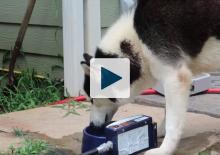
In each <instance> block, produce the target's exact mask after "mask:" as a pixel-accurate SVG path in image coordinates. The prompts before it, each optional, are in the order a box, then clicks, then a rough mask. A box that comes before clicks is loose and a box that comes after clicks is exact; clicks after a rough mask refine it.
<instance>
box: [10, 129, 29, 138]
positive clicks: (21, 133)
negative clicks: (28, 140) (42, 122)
mask: <svg viewBox="0 0 220 155" xmlns="http://www.w3.org/2000/svg"><path fill="white" fill-rule="evenodd" d="M13 133H14V135H15V136H16V137H24V136H25V135H26V133H25V132H24V131H23V130H22V129H19V128H14V129H13Z"/></svg>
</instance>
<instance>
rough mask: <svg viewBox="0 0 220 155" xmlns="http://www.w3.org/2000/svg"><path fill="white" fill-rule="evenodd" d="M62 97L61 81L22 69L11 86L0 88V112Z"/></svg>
mask: <svg viewBox="0 0 220 155" xmlns="http://www.w3.org/2000/svg"><path fill="white" fill-rule="evenodd" d="M61 99H63V83H62V82H60V81H53V80H51V79H50V78H49V77H45V78H39V77H37V76H36V72H35V71H23V72H22V73H21V74H20V75H18V76H17V77H16V80H15V82H14V86H13V87H8V86H4V87H1V88H0V113H8V112H13V111H20V110H26V109H30V108H35V107H39V106H44V105H47V104H49V103H51V102H54V101H57V100H61Z"/></svg>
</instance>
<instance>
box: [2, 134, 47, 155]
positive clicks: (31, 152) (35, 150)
mask: <svg viewBox="0 0 220 155" xmlns="http://www.w3.org/2000/svg"><path fill="white" fill-rule="evenodd" d="M48 151H49V145H48V143H47V142H45V141H43V140H39V139H36V140H33V139H30V138H27V139H25V140H24V142H23V144H22V145H21V146H20V147H18V148H15V147H14V146H10V147H9V152H8V153H6V154H8V155H43V154H46V153H47V152H48Z"/></svg>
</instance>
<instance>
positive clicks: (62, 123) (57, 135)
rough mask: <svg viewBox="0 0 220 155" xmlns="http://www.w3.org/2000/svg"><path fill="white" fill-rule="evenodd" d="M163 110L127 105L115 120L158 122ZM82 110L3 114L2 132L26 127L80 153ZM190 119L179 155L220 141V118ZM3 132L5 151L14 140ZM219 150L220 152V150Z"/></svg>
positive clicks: (0, 143) (83, 123)
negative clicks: (138, 117) (145, 117)
mask: <svg viewBox="0 0 220 155" xmlns="http://www.w3.org/2000/svg"><path fill="white" fill-rule="evenodd" d="M163 111H164V110H163V109H162V108H157V107H150V106H146V105H138V104H127V105H125V106H122V107H121V108H120V109H119V111H118V112H117V113H116V115H115V117H114V119H117V120H118V119H120V118H124V117H127V116H131V115H136V114H146V115H150V116H152V117H153V118H154V120H155V121H156V122H160V121H161V120H162V118H163V113H164V112H163ZM79 112H80V116H77V115H70V116H68V117H65V118H64V117H63V116H64V115H65V113H66V112H65V111H63V110H61V109H58V108H52V107H44V108H37V109H32V110H27V111H21V112H15V113H10V114H5V115H1V116H0V131H4V133H5V132H6V133H10V132H12V131H13V128H19V129H23V130H24V131H29V132H30V133H31V134H32V136H33V137H35V138H41V139H45V140H47V141H48V142H49V143H50V144H52V145H55V146H57V147H59V148H64V149H66V150H71V151H72V152H73V153H75V154H79V153H80V148H81V138H82V130H83V128H84V127H85V126H87V125H88V123H89V112H88V111H85V110H79ZM187 120H188V121H187V125H186V128H185V131H184V136H183V140H182V141H181V143H180V146H179V149H178V151H177V153H178V154H179V155H181V154H184V153H188V154H187V155H190V154H189V153H195V152H199V151H203V150H204V149H206V148H209V147H213V146H214V145H217V144H218V143H219V144H220V138H219V135H220V119H218V118H213V117H210V116H207V115H201V114H194V113H188V114H187ZM4 133H3V132H1V134H0V150H5V149H6V148H7V145H8V143H10V142H11V141H8V140H7V139H3V137H4V136H5V135H4ZM3 144H4V145H3ZM194 144H195V145H194ZM190 151H191V152H190ZM214 151H216V150H214ZM217 151H219V152H220V149H219V150H218V149H217Z"/></svg>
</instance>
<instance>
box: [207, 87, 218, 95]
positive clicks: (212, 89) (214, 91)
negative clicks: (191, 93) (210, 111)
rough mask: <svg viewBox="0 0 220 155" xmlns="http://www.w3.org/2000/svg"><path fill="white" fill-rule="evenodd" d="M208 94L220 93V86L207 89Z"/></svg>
mask: <svg viewBox="0 0 220 155" xmlns="http://www.w3.org/2000/svg"><path fill="white" fill-rule="evenodd" d="M206 93H207V94H220V88H210V89H208V90H207V91H206Z"/></svg>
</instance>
